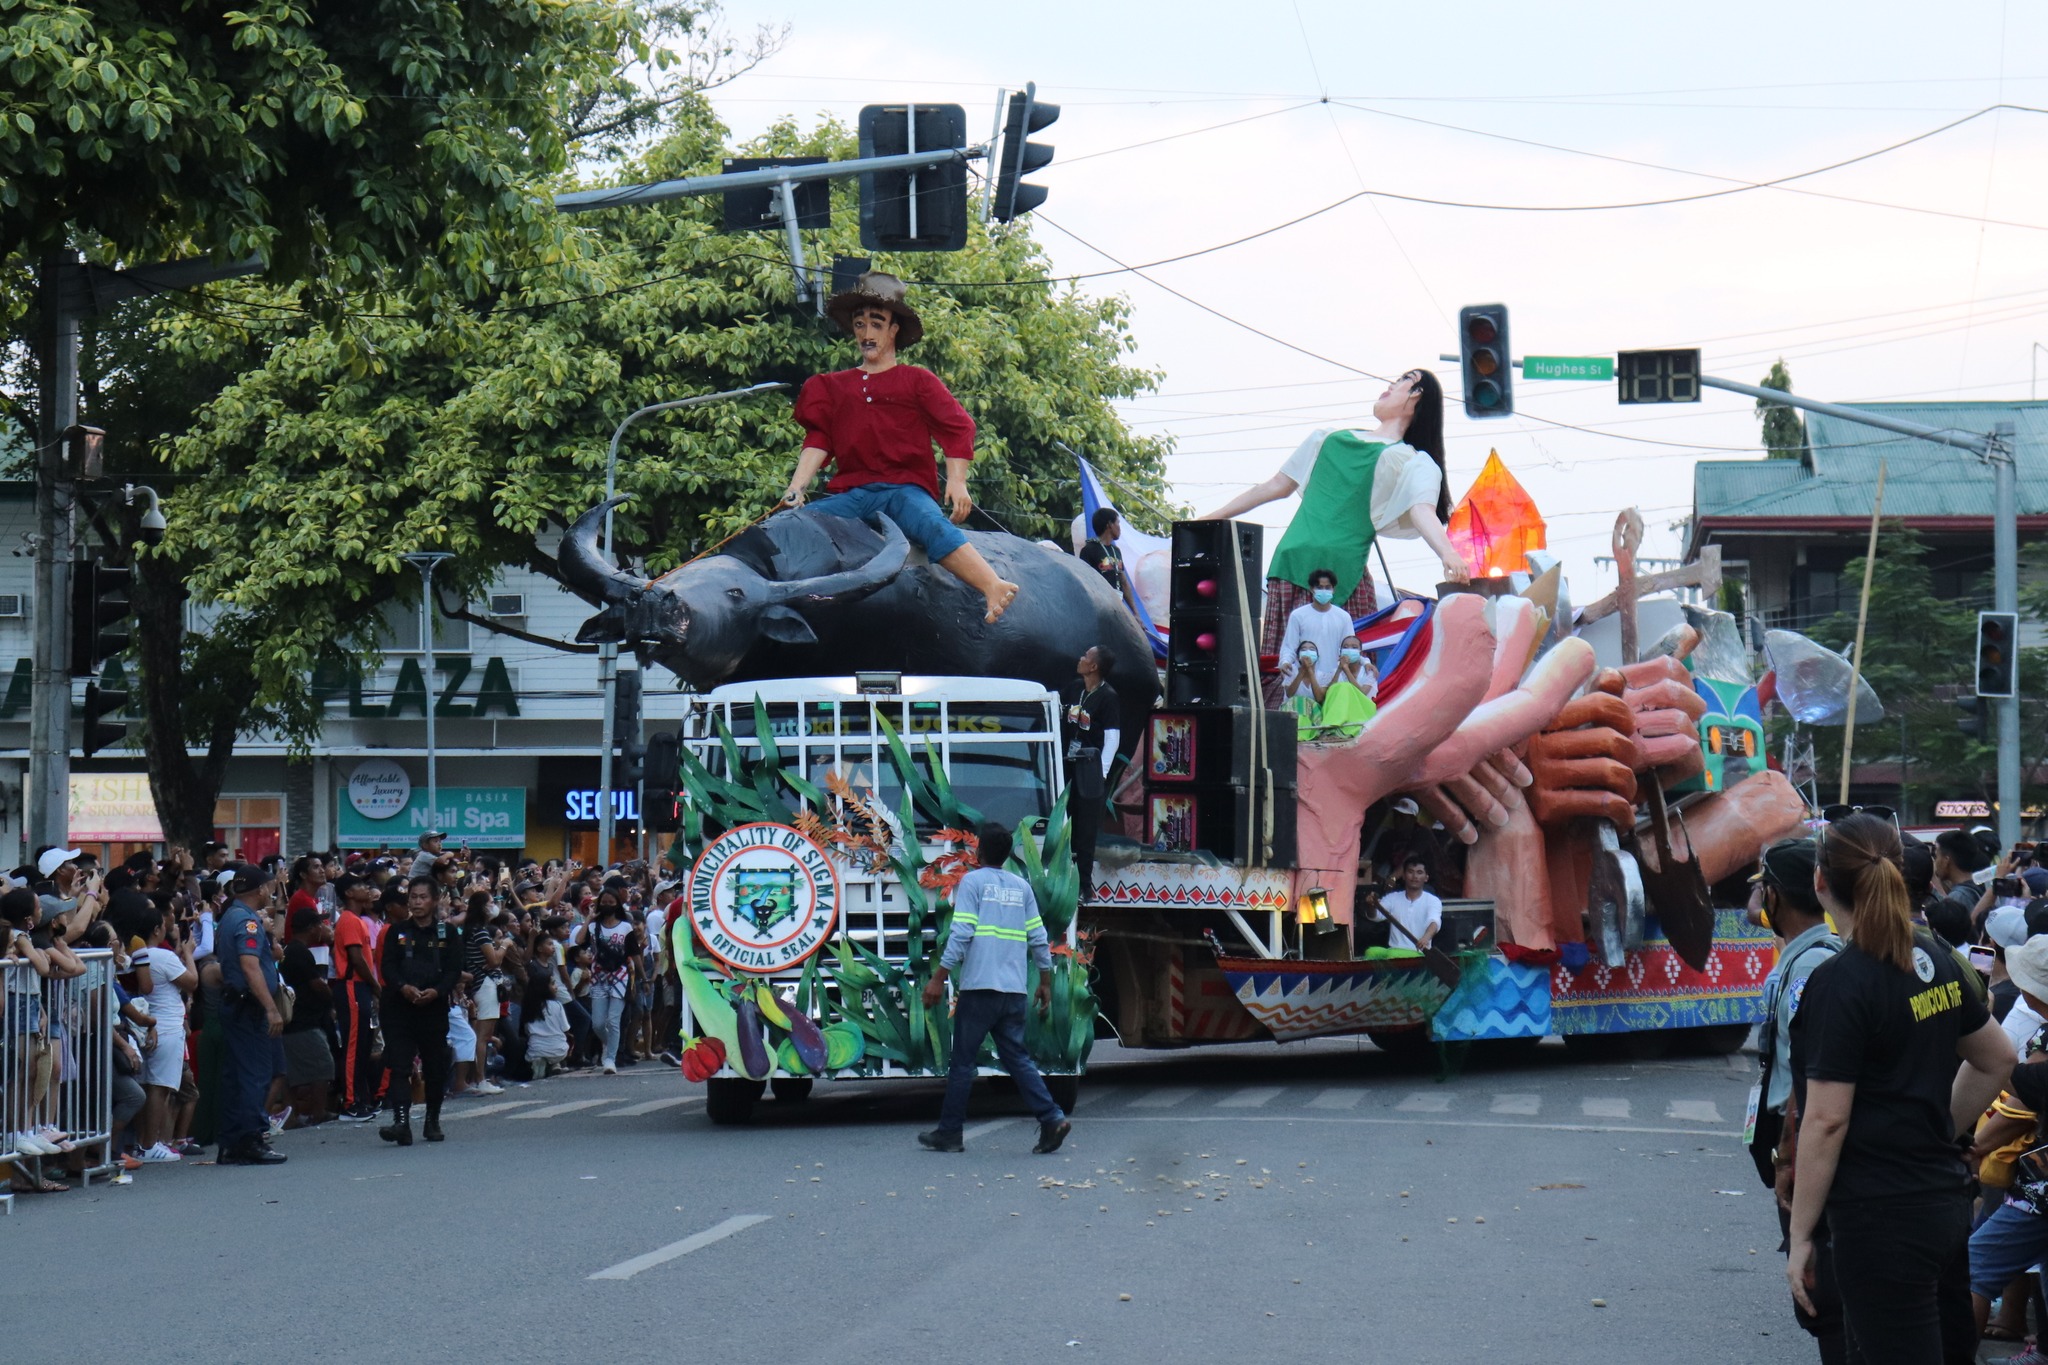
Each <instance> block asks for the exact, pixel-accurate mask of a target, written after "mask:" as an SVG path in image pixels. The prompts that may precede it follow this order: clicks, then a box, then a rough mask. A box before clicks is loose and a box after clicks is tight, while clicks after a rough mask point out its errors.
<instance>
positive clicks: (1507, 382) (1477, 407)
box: [1458, 303, 1515, 417]
mask: <svg viewBox="0 0 2048 1365" xmlns="http://www.w3.org/2000/svg"><path fill="white" fill-rule="evenodd" d="M1509 357H1510V352H1509V351H1508V306H1507V305H1506V304H1504V303H1475V304H1473V305H1472V306H1471V307H1469V308H1460V309H1459V310H1458V368H1459V369H1460V371H1462V372H1463V374H1464V378H1465V415H1466V416H1467V417H1512V416H1514V412H1515V369H1514V365H1513V364H1512V363H1511V362H1510V358H1509Z"/></svg>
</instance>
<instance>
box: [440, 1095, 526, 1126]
mask: <svg viewBox="0 0 2048 1365" xmlns="http://www.w3.org/2000/svg"><path fill="white" fill-rule="evenodd" d="M539 1103H540V1101H539V1100H506V1101H505V1102H504V1103H503V1104H485V1105H479V1106H478V1107H477V1108H475V1109H449V1110H445V1111H443V1112H442V1114H441V1122H443V1123H453V1122H455V1120H457V1119H481V1118H489V1117H490V1116H491V1115H492V1114H502V1113H504V1112H505V1111H506V1110H507V1109H524V1108H526V1106H527V1105H529V1104H539Z"/></svg>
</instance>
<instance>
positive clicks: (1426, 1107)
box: [1394, 1090, 1451, 1114]
mask: <svg viewBox="0 0 2048 1365" xmlns="http://www.w3.org/2000/svg"><path fill="white" fill-rule="evenodd" d="M1450 1107H1451V1097H1450V1096H1449V1095H1446V1094H1445V1093H1444V1092H1443V1091H1441V1090H1418V1091H1416V1092H1415V1093H1414V1094H1412V1095H1410V1096H1409V1097H1408V1098H1407V1099H1405V1100H1402V1101H1401V1102H1400V1103H1399V1104H1397V1105H1395V1106H1394V1108H1395V1109H1396V1110H1398V1111H1400V1112H1401V1113H1404V1114H1441V1113H1443V1112H1444V1111H1445V1110H1447V1109H1449V1108H1450Z"/></svg>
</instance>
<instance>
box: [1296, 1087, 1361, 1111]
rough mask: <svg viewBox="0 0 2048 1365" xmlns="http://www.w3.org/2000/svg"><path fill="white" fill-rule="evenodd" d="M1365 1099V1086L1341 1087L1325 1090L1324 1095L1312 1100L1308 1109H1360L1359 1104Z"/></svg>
mask: <svg viewBox="0 0 2048 1365" xmlns="http://www.w3.org/2000/svg"><path fill="white" fill-rule="evenodd" d="M1364 1098H1365V1088H1364V1087H1363V1086H1339V1087H1336V1088H1334V1089H1330V1090H1325V1091H1324V1092H1323V1093H1322V1094H1320V1095H1318V1096H1316V1097H1315V1098H1314V1099H1312V1100H1310V1101H1309V1102H1308V1107H1309V1108H1311V1109H1355V1108H1357V1107H1358V1102H1359V1101H1360V1100H1362V1099H1364Z"/></svg>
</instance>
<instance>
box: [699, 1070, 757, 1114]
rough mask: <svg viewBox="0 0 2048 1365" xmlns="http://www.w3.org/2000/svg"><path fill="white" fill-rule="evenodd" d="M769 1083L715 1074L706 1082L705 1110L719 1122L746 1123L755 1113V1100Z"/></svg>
mask: <svg viewBox="0 0 2048 1365" xmlns="http://www.w3.org/2000/svg"><path fill="white" fill-rule="evenodd" d="M765 1089H767V1085H766V1084H765V1083H764V1082H761V1081H749V1080H745V1079H743V1078H738V1077H733V1076H713V1077H712V1078H711V1079H710V1080H708V1081H706V1082H704V1112H705V1113H706V1114H708V1115H710V1116H711V1121H712V1122H713V1123H718V1124H732V1123H745V1122H746V1121H747V1120H748V1119H750V1118H752V1117H753V1115H754V1101H755V1100H758V1099H760V1098H761V1092H762V1091H763V1090H765Z"/></svg>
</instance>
